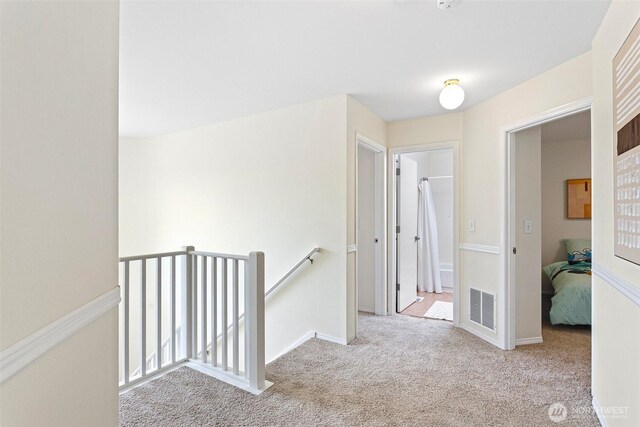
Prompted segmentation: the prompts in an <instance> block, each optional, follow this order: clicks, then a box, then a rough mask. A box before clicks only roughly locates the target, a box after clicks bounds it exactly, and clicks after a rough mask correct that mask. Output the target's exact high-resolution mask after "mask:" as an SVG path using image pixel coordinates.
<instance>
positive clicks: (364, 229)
mask: <svg viewBox="0 0 640 427" xmlns="http://www.w3.org/2000/svg"><path fill="white" fill-rule="evenodd" d="M375 162H376V155H375V153H374V152H373V151H371V150H369V149H367V148H365V147H362V146H359V147H358V248H357V250H358V251H357V253H356V255H357V257H358V311H366V312H369V313H373V312H375V267H376V265H375V263H376V259H375V243H374V239H375V237H376V229H375V226H376V221H375V220H376V218H375V209H376V204H375V200H376V194H375V190H376V185H375V184H376V181H375V177H376V164H375Z"/></svg>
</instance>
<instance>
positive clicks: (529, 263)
mask: <svg viewBox="0 0 640 427" xmlns="http://www.w3.org/2000/svg"><path fill="white" fill-rule="evenodd" d="M590 118H591V111H590V100H583V101H580V102H577V103H574V104H571V105H568V106H566V107H565V108H563V109H562V111H558V110H556V111H553V112H551V113H548V114H545V115H541V116H540V117H538V118H535V119H532V120H530V121H528V122H527V123H526V124H523V125H520V126H517V127H514V129H512V130H510V131H505V140H506V154H507V184H506V188H507V206H506V224H507V227H506V233H505V236H506V245H505V246H506V247H508V248H510V249H511V250H510V251H508V252H507V253H506V254H505V258H506V259H505V265H506V272H505V284H506V286H505V293H503V295H504V297H506V298H505V299H506V304H505V307H506V315H505V317H504V318H505V320H506V322H505V323H506V325H505V326H506V328H505V331H506V333H505V335H506V336H505V341H504V348H506V349H514V348H515V347H516V346H519V345H526V344H537V343H542V342H543V335H545V334H544V333H543V332H544V331H547V332H548V331H550V330H551V328H554V327H560V328H563V327H565V326H561V325H571V326H566V327H567V328H573V329H572V331H573V330H580V329H581V328H582V329H583V330H584V329H586V333H590V332H589V331H590V329H589V327H588V326H579V325H583V324H590V318H591V313H590V300H591V293H590V291H591V287H590V283H591V281H590V279H591V276H590V256H591V250H590V247H591V244H590V238H591V220H590V213H591V197H590V193H591V135H590V130H591V126H590ZM574 246H575V247H574ZM578 246H580V248H577V247H578ZM574 252H575V254H574ZM578 253H580V254H581V255H579V256H578ZM587 256H588V260H587V259H586V258H587ZM572 257H576V258H575V259H573V260H572ZM578 258H580V260H578ZM573 261H576V262H573ZM586 261H589V262H586ZM543 267H544V268H543ZM552 278H553V279H554V280H553V282H552V281H551V280H550V279H552ZM552 283H553V284H552ZM567 289H568V290H567ZM560 290H562V293H560Z"/></svg>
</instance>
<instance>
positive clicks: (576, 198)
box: [567, 178, 591, 219]
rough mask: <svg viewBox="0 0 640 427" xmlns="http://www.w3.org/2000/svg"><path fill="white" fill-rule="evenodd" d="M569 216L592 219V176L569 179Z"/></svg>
mask: <svg viewBox="0 0 640 427" xmlns="http://www.w3.org/2000/svg"><path fill="white" fill-rule="evenodd" d="M567 218H569V219H591V178H583V179H568V180H567Z"/></svg>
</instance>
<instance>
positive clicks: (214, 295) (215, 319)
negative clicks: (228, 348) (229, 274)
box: [210, 257, 218, 368]
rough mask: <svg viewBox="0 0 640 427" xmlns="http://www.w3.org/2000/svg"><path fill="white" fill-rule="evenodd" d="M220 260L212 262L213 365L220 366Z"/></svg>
mask: <svg viewBox="0 0 640 427" xmlns="http://www.w3.org/2000/svg"><path fill="white" fill-rule="evenodd" d="M217 284H218V258H216V257H213V259H212V261H211V293H210V298H211V365H212V366H213V367H214V368H215V367H216V365H217V364H218V295H217V294H218V286H217Z"/></svg>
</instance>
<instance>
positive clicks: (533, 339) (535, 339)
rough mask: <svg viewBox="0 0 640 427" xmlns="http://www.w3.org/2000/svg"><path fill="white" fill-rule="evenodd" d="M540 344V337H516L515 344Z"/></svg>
mask: <svg viewBox="0 0 640 427" xmlns="http://www.w3.org/2000/svg"><path fill="white" fill-rule="evenodd" d="M528 344H542V337H531V338H517V339H516V345H528Z"/></svg>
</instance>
